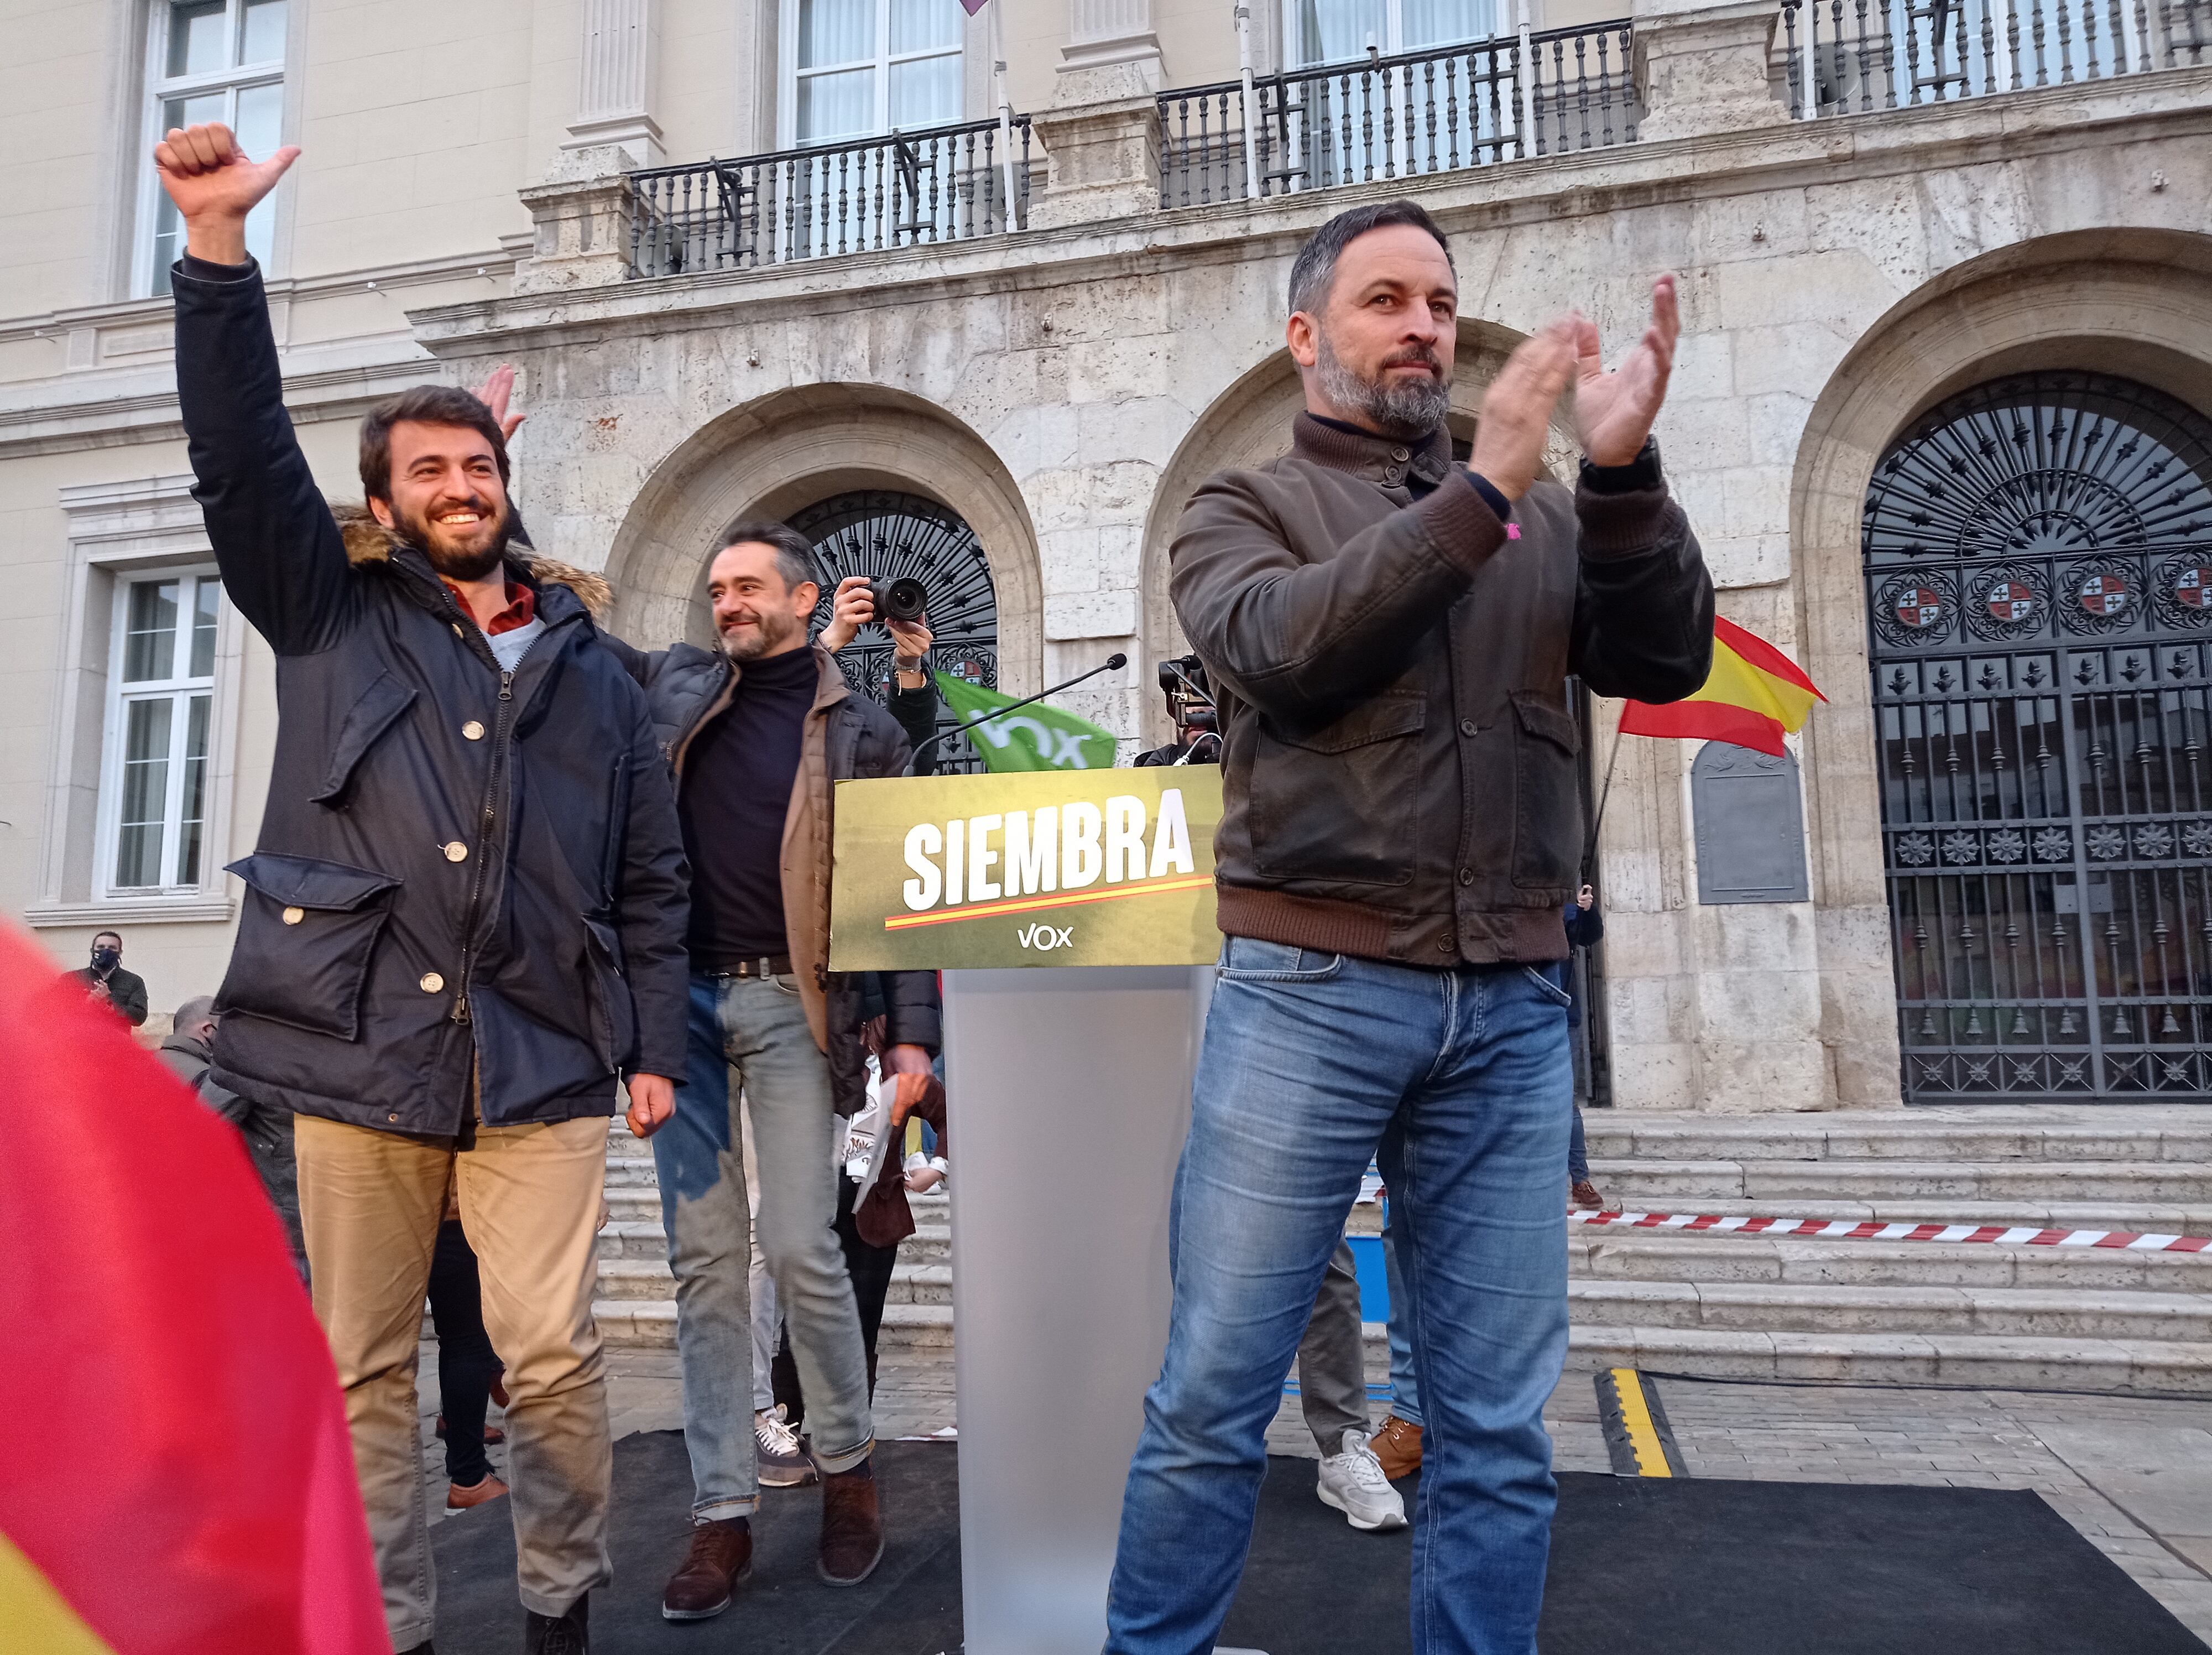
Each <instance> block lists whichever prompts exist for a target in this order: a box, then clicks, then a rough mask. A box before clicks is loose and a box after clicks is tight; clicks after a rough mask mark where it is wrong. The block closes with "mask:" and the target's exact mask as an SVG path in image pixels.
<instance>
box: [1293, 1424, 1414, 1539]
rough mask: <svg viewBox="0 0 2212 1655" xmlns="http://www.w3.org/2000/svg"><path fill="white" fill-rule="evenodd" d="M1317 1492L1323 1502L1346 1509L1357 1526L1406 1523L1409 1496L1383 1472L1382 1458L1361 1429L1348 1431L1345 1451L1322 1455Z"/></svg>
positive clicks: (1346, 1515)
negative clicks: (1378, 1457)
mask: <svg viewBox="0 0 2212 1655" xmlns="http://www.w3.org/2000/svg"><path fill="white" fill-rule="evenodd" d="M1315 1492H1316V1494H1319V1495H1320V1496H1321V1503H1322V1505H1324V1506H1334V1507H1335V1508H1336V1509H1337V1510H1338V1511H1340V1512H1343V1513H1344V1520H1345V1521H1346V1522H1347V1523H1349V1524H1352V1527H1353V1528H1355V1529H1402V1528H1404V1527H1405V1526H1406V1502H1405V1500H1404V1498H1403V1497H1402V1496H1401V1495H1400V1494H1399V1493H1398V1491H1397V1490H1396V1489H1395V1488H1392V1487H1391V1486H1390V1479H1389V1478H1388V1477H1386V1476H1383V1462H1382V1461H1381V1460H1378V1459H1376V1457H1375V1451H1374V1450H1373V1449H1371V1448H1370V1447H1369V1446H1368V1445H1367V1439H1366V1437H1365V1436H1364V1435H1363V1434H1362V1433H1359V1432H1357V1431H1347V1432H1346V1433H1344V1447H1343V1449H1342V1450H1341V1451H1340V1452H1338V1453H1334V1454H1330V1455H1328V1456H1327V1457H1324V1458H1323V1459H1322V1463H1321V1479H1320V1482H1319V1483H1318V1485H1317V1486H1316V1488H1315Z"/></svg>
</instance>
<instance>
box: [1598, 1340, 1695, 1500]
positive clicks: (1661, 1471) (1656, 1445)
mask: <svg viewBox="0 0 2212 1655" xmlns="http://www.w3.org/2000/svg"><path fill="white" fill-rule="evenodd" d="M1596 1378H1597V1408H1598V1417H1599V1419H1600V1420H1601V1421H1603V1423H1604V1426H1605V1451H1606V1452H1607V1454H1608V1455H1609V1456H1610V1457H1612V1460H1613V1476H1617V1477H1686V1476H1689V1475H1690V1472H1689V1468H1688V1467H1686V1466H1685V1465H1684V1464H1683V1463H1682V1456H1681V1453H1680V1451H1679V1450H1677V1449H1676V1448H1675V1446H1674V1427H1671V1426H1669V1425H1668V1423H1667V1410H1666V1409H1664V1408H1662V1407H1661V1406H1660V1403H1659V1387H1658V1386H1657V1385H1656V1384H1653V1383H1652V1381H1651V1379H1650V1377H1649V1376H1648V1375H1646V1374H1642V1373H1638V1372H1637V1371H1636V1370H1635V1369H1634V1368H1632V1367H1614V1368H1607V1369H1606V1370H1604V1371H1603V1372H1601V1373H1599V1374H1598V1375H1597V1376H1596Z"/></svg>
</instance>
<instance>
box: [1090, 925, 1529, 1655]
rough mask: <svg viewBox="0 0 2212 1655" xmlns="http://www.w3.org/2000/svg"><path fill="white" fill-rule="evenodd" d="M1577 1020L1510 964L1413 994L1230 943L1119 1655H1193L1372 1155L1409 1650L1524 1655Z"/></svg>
mask: <svg viewBox="0 0 2212 1655" xmlns="http://www.w3.org/2000/svg"><path fill="white" fill-rule="evenodd" d="M1566 1004H1567V999H1566V996H1565V995H1563V994H1562V993H1560V991H1559V989H1556V988H1554V987H1553V985H1552V984H1551V983H1548V982H1547V981H1545V979H1544V978H1542V977H1540V976H1538V975H1537V974H1536V973H1535V972H1534V971H1532V970H1527V969H1525V968H1523V967H1521V966H1517V965H1516V966H1500V967H1494V968H1491V969H1487V970H1458V971H1425V970H1414V969H1413V968H1411V967H1408V966H1401V965H1387V964H1378V963H1376V962H1374V961H1371V960H1363V959H1352V958H1344V957H1342V956H1339V955H1335V954H1326V953H1317V952H1314V951H1312V950H1307V949H1298V948H1292V947H1289V946H1284V945H1282V944H1278V943H1268V942H1255V941H1253V940H1250V939H1249V938H1243V937H1233V938H1231V939H1230V940H1229V942H1228V944H1227V945H1226V946H1225V948H1224V950H1223V953H1222V970H1221V977H1220V981H1219V983H1218V986H1217V988H1216V989H1215V990H1214V996H1213V1005H1212V1012H1211V1013H1210V1015H1209V1016H1208V1018H1207V1020H1206V1039H1205V1044H1204V1046H1203V1049H1202V1050H1201V1051H1200V1056H1199V1065H1198V1074H1197V1077H1196V1080H1195V1081H1194V1085H1193V1087H1192V1101H1191V1123H1190V1137H1189V1139H1188V1141H1187V1142H1186V1144H1185V1145H1184V1147H1183V1154H1182V1165H1181V1166H1180V1167H1179V1168H1178V1170H1177V1171H1176V1186H1175V1196H1174V1204H1173V1208H1172V1209H1171V1213H1170V1226H1169V1237H1168V1246H1169V1263H1170V1271H1171V1273H1172V1275H1173V1277H1174V1308H1173V1311H1172V1313H1171V1316H1170V1323H1169V1331H1168V1345H1167V1354H1166V1356H1165V1358H1164V1360H1163V1362H1162V1364H1161V1368H1160V1377H1159V1378H1158V1381H1157V1382H1156V1383H1155V1384H1153V1386H1152V1390H1150V1391H1149V1392H1147V1393H1146V1397H1145V1428H1144V1434H1143V1436H1142V1437H1141V1438H1140V1439H1139V1442H1138V1445H1137V1452H1136V1457H1135V1458H1134V1459H1133V1462H1132V1463H1131V1464H1130V1467H1129V1482H1128V1487H1127V1492H1126V1493H1125V1494H1124V1496H1123V1499H1122V1506H1121V1543H1120V1549H1119V1551H1118V1554H1117V1555H1116V1557H1115V1564H1114V1578H1113V1584H1112V1586H1111V1588H1110V1591H1109V1596H1108V1600H1107V1608H1106V1625H1107V1640H1106V1647H1107V1649H1108V1651H1109V1655H1205V1652H1206V1651H1208V1650H1209V1649H1211V1648H1212V1644H1213V1640H1214V1637H1215V1634H1217V1633H1218V1631H1219V1630H1220V1627H1221V1622H1222V1619H1223V1617H1224V1616H1225V1615H1226V1614H1227V1613H1228V1610H1229V1604H1230V1600H1231V1597H1233V1596H1234V1595H1235V1593H1236V1591H1237V1577H1238V1575H1239V1574H1240V1573H1242V1571H1243V1565H1244V1556H1245V1553H1246V1550H1247V1549H1248V1548H1249V1544H1250V1542H1251V1535H1252V1518H1253V1512H1254V1509H1255V1505H1256V1503H1257V1500H1258V1498H1259V1490H1260V1480H1261V1477H1262V1476H1264V1475H1265V1474H1266V1472H1267V1425H1268V1422H1269V1421H1271V1420H1272V1419H1273V1417H1274V1415H1275V1409H1276V1407H1277V1404H1278V1403H1279V1402H1280V1400H1281V1396H1282V1385H1283V1379H1284V1377H1285V1374H1286V1373H1287V1372H1289V1370H1290V1365H1291V1358H1292V1356H1293V1355H1294V1354H1296V1352H1297V1347H1298V1341H1299V1337H1300V1336H1301V1335H1302V1334H1303V1333H1304V1331H1305V1326H1306V1322H1307V1318H1308V1317H1309V1316H1310V1314H1311V1312H1312V1310H1313V1304H1314V1297H1315V1294H1316V1292H1317V1291H1318V1290H1319V1288H1320V1287H1321V1282H1322V1274H1323V1272H1324V1271H1325V1270H1326V1269H1327V1268H1328V1260H1329V1255H1330V1254H1331V1253H1332V1252H1333V1251H1334V1250H1335V1247H1336V1244H1337V1240H1338V1238H1339V1237H1340V1235H1341V1234H1342V1233H1343V1228H1344V1221H1345V1218H1346V1214H1349V1213H1350V1211H1351V1208H1352V1199H1353V1197H1354V1196H1357V1195H1358V1192H1359V1180H1360V1176H1361V1174H1362V1173H1364V1171H1366V1170H1367V1164H1368V1160H1369V1159H1370V1157H1371V1156H1372V1157H1377V1158H1379V1159H1380V1162H1381V1165H1382V1171H1383V1180H1384V1182H1385V1183H1387V1184H1388V1186H1389V1190H1390V1194H1391V1197H1392V1214H1391V1215H1392V1220H1393V1222H1394V1224H1395V1226H1396V1229H1397V1238H1396V1240H1397V1251H1398V1255H1399V1257H1398V1263H1399V1267H1400V1269H1401V1274H1402V1275H1403V1276H1404V1278H1405V1281H1406V1283H1407V1287H1408V1289H1409V1290H1410V1293H1411V1299H1410V1302H1411V1303H1412V1304H1413V1305H1414V1307H1415V1309H1416V1312H1417V1314H1416V1315H1415V1317H1413V1323H1412V1328H1411V1337H1412V1340H1413V1365H1414V1367H1415V1369H1416V1371H1417V1372H1418V1373H1419V1379H1420V1388H1421V1390H1422V1391H1423V1392H1424V1393H1425V1395H1426V1396H1427V1397H1428V1399H1429V1411H1430V1413H1431V1415H1433V1417H1432V1418H1431V1420H1430V1421H1428V1425H1427V1431H1426V1433H1425V1439H1424V1442H1423V1463H1422V1476H1421V1488H1420V1495H1419V1501H1418V1504H1417V1506H1416V1508H1415V1512H1414V1522H1413V1591H1412V1607H1413V1649H1414V1651H1415V1655H1477V1652H1480V1655H1534V1650H1535V1647H1536V1619H1537V1613H1538V1610H1539V1609H1541V1605H1542V1603H1543V1597H1544V1569H1545V1563H1546V1560H1547V1556H1548V1555H1549V1552H1550V1549H1551V1522H1552V1511H1553V1505H1554V1503H1555V1500H1556V1490H1555V1485H1554V1483H1553V1480H1552V1443H1551V1439H1550V1437H1549V1436H1548V1435H1547V1434H1546V1433H1545V1430H1544V1421H1543V1406H1544V1402H1545V1401H1546V1399H1547V1397H1549V1396H1550V1395H1551V1394H1552V1388H1553V1385H1554V1384H1557V1382H1558V1380H1559V1370H1560V1367H1561V1366H1562V1364H1563V1363H1564V1362H1565V1357H1566V1347H1567V1300H1566V1292H1567V1249H1566V1226H1565V1223H1564V1221H1563V1220H1562V1217H1561V1211H1560V1203H1559V1166H1560V1164H1561V1162H1562V1160H1563V1159H1565V1154H1566V1147H1567V1121H1568V1117H1569V1115H1570V1114H1571V1110H1572V1071H1571V1067H1570V1061H1569V1056H1568V1049H1567V1022H1566Z"/></svg>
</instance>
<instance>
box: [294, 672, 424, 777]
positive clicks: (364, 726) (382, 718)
mask: <svg viewBox="0 0 2212 1655" xmlns="http://www.w3.org/2000/svg"><path fill="white" fill-rule="evenodd" d="M414 703H415V691H412V690H410V689H409V688H408V687H407V686H406V685H404V684H402V683H401V682H400V681H399V680H398V678H394V677H392V674H391V673H390V672H380V673H378V674H377V676H376V679H375V681H374V683H372V684H371V685H369V686H368V689H366V690H364V691H362V697H361V699H360V700H359V701H356V703H354V704H353V706H352V707H351V708H350V709H348V711H347V713H346V715H345V722H344V723H343V724H342V725H340V726H339V727H338V739H337V744H336V745H334V746H333V747H332V748H331V767H330V769H329V770H327V771H325V773H324V776H323V785H322V786H321V787H319V788H317V789H316V790H315V791H314V792H313V793H311V794H308V795H307V799H308V802H309V803H311V804H317V805H319V804H323V803H325V802H326V801H327V800H332V799H336V798H337V796H338V795H339V794H343V792H344V791H345V790H346V787H347V784H348V783H349V782H351V781H352V780H353V771H354V766H355V765H356V764H360V763H361V759H362V754H363V753H365V752H367V751H368V750H369V748H370V747H372V746H374V745H375V743H376V739H377V737H379V736H380V735H382V734H383V733H385V732H386V730H388V729H390V728H391V727H392V721H393V720H395V719H397V718H398V716H399V715H400V714H402V713H404V712H405V711H406V710H407V709H408V708H410V707H411V706H412V705H414Z"/></svg>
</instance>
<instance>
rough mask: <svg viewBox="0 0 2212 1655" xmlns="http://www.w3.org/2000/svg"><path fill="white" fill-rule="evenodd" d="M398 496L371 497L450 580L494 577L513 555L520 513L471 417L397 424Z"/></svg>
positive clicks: (381, 515) (390, 524)
mask: <svg viewBox="0 0 2212 1655" xmlns="http://www.w3.org/2000/svg"><path fill="white" fill-rule="evenodd" d="M390 486H391V490H392V497H391V498H390V499H389V500H371V501H370V502H369V508H370V509H371V510H372V511H374V513H375V514H376V516H377V520H378V521H380V522H381V523H382V524H384V525H385V526H386V527H387V528H390V529H392V530H393V531H395V532H397V533H398V534H399V536H400V537H401V538H404V540H405V541H406V542H407V543H408V544H409V545H412V546H414V547H415V548H416V550H418V551H421V552H422V555H423V556H424V557H428V559H429V560H430V567H431V568H432V569H435V570H437V572H438V573H439V574H441V575H444V576H445V577H446V578H447V580H449V581H483V580H488V579H489V578H490V577H491V575H494V574H495V573H496V572H497V570H498V569H499V566H500V560H501V558H502V557H505V556H506V553H507V537H508V535H509V533H510V532H511V531H512V528H513V510H512V508H510V507H509V506H508V504H507V484H506V483H505V482H504V481H503V480H502V479H501V477H500V474H499V459H498V456H497V455H496V454H495V453H493V452H492V446H491V443H490V441H489V440H488V439H487V438H486V437H485V436H484V435H483V433H482V432H481V431H477V430H475V429H471V428H470V427H468V426H465V425H434V424H431V423H428V422H426V421H421V420H403V421H400V422H399V423H397V424H395V425H393V426H392V476H391V484H390Z"/></svg>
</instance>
